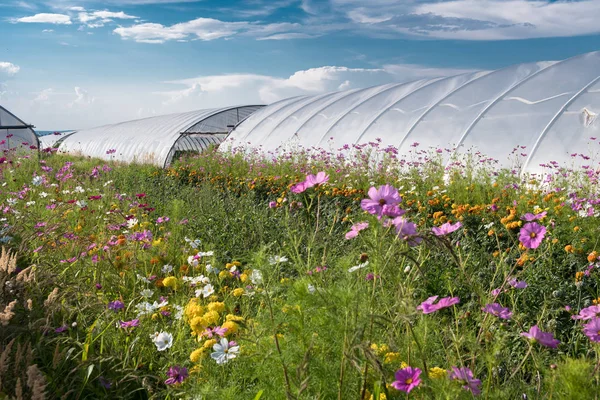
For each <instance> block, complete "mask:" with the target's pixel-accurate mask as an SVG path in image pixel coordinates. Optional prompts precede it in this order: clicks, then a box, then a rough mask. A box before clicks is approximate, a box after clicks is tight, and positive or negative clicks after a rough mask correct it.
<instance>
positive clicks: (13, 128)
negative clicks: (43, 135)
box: [0, 106, 39, 150]
mask: <svg viewBox="0 0 600 400" xmlns="http://www.w3.org/2000/svg"><path fill="white" fill-rule="evenodd" d="M33 128H34V126H33V125H29V124H26V123H25V122H23V121H22V120H20V119H19V118H17V117H16V116H15V115H14V114H12V113H11V112H9V111H8V110H7V109H6V108H4V107H2V106H0V149H2V150H5V149H10V148H15V147H23V148H30V147H32V148H35V149H37V148H39V142H38V139H37V136H36V134H35V132H34V131H33Z"/></svg>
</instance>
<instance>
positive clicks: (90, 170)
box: [0, 143, 600, 399]
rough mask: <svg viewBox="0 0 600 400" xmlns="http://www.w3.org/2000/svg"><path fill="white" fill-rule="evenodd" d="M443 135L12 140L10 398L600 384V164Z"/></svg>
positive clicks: (531, 394) (287, 395) (560, 392)
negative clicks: (295, 147)
mask: <svg viewBox="0 0 600 400" xmlns="http://www.w3.org/2000/svg"><path fill="white" fill-rule="evenodd" d="M443 151H444V150H432V151H422V150H419V149H418V146H415V150H414V152H413V153H412V154H411V155H410V156H409V158H407V159H400V158H398V157H397V156H396V154H395V152H394V151H393V149H389V148H388V149H380V148H379V147H378V145H377V144H376V143H374V144H371V145H368V146H364V147H361V148H356V149H355V153H354V156H353V158H351V159H350V158H347V159H343V158H342V157H340V156H338V155H333V154H329V153H320V154H310V153H306V152H304V153H303V152H296V153H288V154H284V155H282V156H281V157H279V158H278V159H265V158H262V157H260V156H259V155H257V154H254V153H249V154H243V153H237V154H234V155H224V154H221V153H218V152H216V151H209V152H207V153H205V154H202V155H200V156H197V157H195V158H191V159H187V160H184V161H180V162H178V163H177V164H175V165H174V166H173V167H171V168H169V169H166V170H163V169H159V168H155V167H151V166H143V165H117V164H115V163H107V162H103V161H99V160H91V159H84V158H74V157H67V156H63V155H47V154H44V155H42V156H40V157H38V156H37V155H30V156H25V155H23V154H14V153H9V154H6V155H5V156H4V157H3V159H2V160H1V161H2V163H0V174H1V177H2V179H1V182H2V186H1V187H0V207H1V210H2V212H1V214H0V242H1V243H2V246H3V248H4V250H3V253H2V258H1V259H0V285H1V286H0V325H1V326H0V399H2V398H7V399H8V398H11V399H12V398H18V399H21V398H23V399H26V398H27V399H28V398H34V399H43V398H46V399H53V398H64V399H84V398H87V399H97V398H115V399H116V398H119V399H120V398H123V399H150V398H151V399H175V398H186V399H187V398H195V399H405V398H415V399H434V398H435V399H438V398H440V399H462V398H464V399H468V398H472V397H473V396H478V397H481V398H486V399H517V398H518V399H536V398H543V399H550V398H554V399H595V398H598V393H599V392H600V381H599V378H600V371H599V367H600V353H599V345H600V317H599V316H600V305H597V304H598V303H599V302H600V298H599V297H600V293H599V290H598V282H599V274H600V271H598V266H599V265H600V262H599V261H600V258H599V255H600V253H599V252H600V248H599V247H600V246H599V244H598V239H599V237H600V235H599V234H600V232H599V227H600V224H599V223H598V218H597V215H598V212H600V205H599V204H600V197H599V196H598V192H599V190H598V179H599V177H600V170H596V169H594V167H589V168H584V169H580V170H572V169H565V168H559V167H557V166H552V164H549V165H548V167H547V175H546V176H537V177H532V176H519V174H518V173H517V172H516V171H515V170H510V169H505V170H497V169H496V168H495V166H494V165H495V162H494V160H491V159H488V158H485V157H483V156H481V155H478V154H468V155H465V156H463V157H461V158H460V159H458V158H456V159H453V160H452V162H451V163H449V164H446V163H443V162H442V152H443ZM518 162H519V160H518V157H516V158H515V163H517V164H518ZM590 165H591V161H590Z"/></svg>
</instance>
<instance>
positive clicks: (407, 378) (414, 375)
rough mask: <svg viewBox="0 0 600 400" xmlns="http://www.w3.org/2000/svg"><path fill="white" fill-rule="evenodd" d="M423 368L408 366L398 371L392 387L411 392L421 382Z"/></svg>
mask: <svg viewBox="0 0 600 400" xmlns="http://www.w3.org/2000/svg"><path fill="white" fill-rule="evenodd" d="M420 375H421V370H420V369H419V368H413V367H406V368H402V369H399V370H398V371H396V374H395V378H396V380H395V381H394V382H392V387H393V388H394V389H396V390H400V391H402V392H405V393H410V391H411V390H413V389H414V388H416V387H417V386H419V385H420V384H421V379H420V378H419V376H420Z"/></svg>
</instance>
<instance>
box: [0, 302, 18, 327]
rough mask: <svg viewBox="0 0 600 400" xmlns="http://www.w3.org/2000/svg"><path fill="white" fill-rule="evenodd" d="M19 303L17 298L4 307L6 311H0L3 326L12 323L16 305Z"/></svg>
mask: <svg viewBox="0 0 600 400" xmlns="http://www.w3.org/2000/svg"><path fill="white" fill-rule="evenodd" d="M16 305H17V300H13V301H11V302H10V303H8V305H7V306H6V307H4V311H2V312H0V324H2V326H7V325H8V324H9V323H10V320H11V319H12V317H14V316H15V313H14V312H13V310H14V308H15V306H16Z"/></svg>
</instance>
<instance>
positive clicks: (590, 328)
mask: <svg viewBox="0 0 600 400" xmlns="http://www.w3.org/2000/svg"><path fill="white" fill-rule="evenodd" d="M583 333H585V336H587V337H588V339H590V340H591V341H592V342H596V343H600V318H598V317H594V318H592V320H591V321H590V322H588V323H587V324H585V325H584V326H583Z"/></svg>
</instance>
